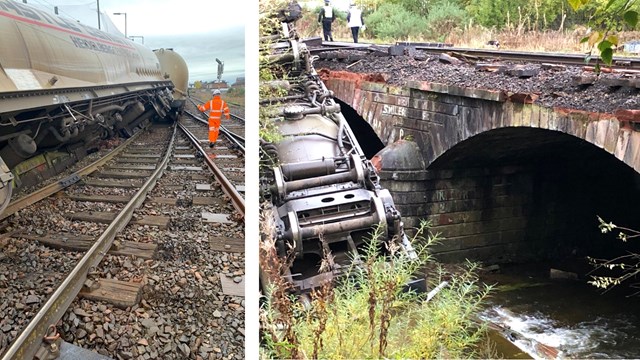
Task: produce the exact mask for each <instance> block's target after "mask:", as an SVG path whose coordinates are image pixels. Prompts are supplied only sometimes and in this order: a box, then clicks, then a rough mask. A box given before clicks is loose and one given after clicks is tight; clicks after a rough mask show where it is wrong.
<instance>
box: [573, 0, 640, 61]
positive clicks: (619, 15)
mask: <svg viewBox="0 0 640 360" xmlns="http://www.w3.org/2000/svg"><path fill="white" fill-rule="evenodd" d="M567 1H568V2H569V5H571V7H572V8H573V9H574V10H576V11H577V10H579V9H580V8H582V7H587V6H588V7H591V8H592V9H594V10H593V13H592V15H591V18H590V21H589V23H590V25H592V27H593V29H594V31H593V32H592V33H591V34H590V35H589V36H586V37H584V38H583V39H582V40H581V42H583V43H588V44H589V47H590V48H591V51H590V52H589V54H587V58H589V56H590V54H591V52H592V51H593V49H594V48H597V49H598V51H599V52H600V58H601V59H602V61H603V62H604V63H605V64H607V65H611V63H612V62H613V51H614V49H615V48H616V47H617V46H618V45H619V43H618V37H617V36H616V35H615V34H611V33H612V32H617V31H621V30H623V29H624V27H625V26H628V27H629V28H631V29H635V27H636V25H637V24H638V4H636V2H635V0H567Z"/></svg>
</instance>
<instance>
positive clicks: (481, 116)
mask: <svg viewBox="0 0 640 360" xmlns="http://www.w3.org/2000/svg"><path fill="white" fill-rule="evenodd" d="M320 74H321V76H322V77H323V79H324V81H325V84H326V85H327V87H328V88H329V89H330V90H332V91H334V93H335V97H336V98H337V99H338V100H339V101H340V102H341V105H342V109H343V114H344V115H345V117H346V118H347V120H348V121H349V123H350V125H351V126H352V127H353V129H354V133H355V134H356V136H357V137H358V141H359V142H360V145H361V146H362V147H363V149H364V150H365V152H366V153H367V156H368V157H369V158H373V157H374V155H375V154H378V155H376V156H375V158H374V159H373V160H374V163H376V164H377V165H376V166H377V167H380V168H381V174H380V175H381V179H382V183H383V185H384V186H385V187H387V188H388V189H389V190H390V191H391V193H392V194H393V196H394V199H395V202H396V205H397V207H398V208H399V210H400V211H401V213H402V215H403V218H404V221H405V226H406V227H408V228H410V227H415V226H417V225H418V224H419V222H420V220H421V219H427V220H430V221H431V222H432V225H433V227H432V231H433V232H438V233H440V234H441V235H442V236H443V238H444V240H443V241H442V243H441V244H440V245H438V246H437V247H436V248H434V249H433V250H434V252H435V253H436V254H437V256H438V257H439V258H440V260H443V261H460V260H463V259H464V258H470V259H474V260H482V261H485V262H487V263H495V262H511V261H528V260H540V259H557V258H562V257H564V256H571V255H573V256H584V255H591V256H595V255H594V254H596V255H599V256H603V257H604V256H608V255H610V253H611V252H612V251H614V250H615V249H616V248H617V247H619V246H620V245H621V242H620V241H618V240H615V239H614V236H609V237H607V236H605V235H603V234H602V233H601V232H600V230H599V229H598V221H597V216H601V217H602V218H603V219H605V220H607V221H613V222H614V223H616V224H619V225H625V226H628V227H632V228H633V227H635V228H636V229H640V216H638V214H637V213H636V210H637V207H636V205H637V204H638V203H640V202H639V201H640V191H639V190H638V189H640V181H639V180H640V176H639V175H638V172H639V171H640V132H637V131H635V130H634V127H635V124H636V121H640V114H638V113H640V110H638V111H636V110H620V111H617V112H615V113H614V114H605V113H593V112H585V111H579V110H571V109H559V108H555V109H551V108H544V107H541V106H538V105H535V104H532V101H531V99H530V98H529V97H527V96H526V94H525V95H511V96H509V94H507V93H505V92H502V91H493V90H485V89H473V88H462V87H458V86H452V85H445V84H439V83H429V82H417V81H416V82H408V83H406V85H404V86H402V87H398V86H391V85H389V84H386V83H384V82H383V81H381V80H380V79H377V78H376V76H372V75H363V74H355V73H349V72H344V71H329V70H326V69H321V70H320Z"/></svg>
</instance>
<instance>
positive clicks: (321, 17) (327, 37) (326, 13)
mask: <svg viewBox="0 0 640 360" xmlns="http://www.w3.org/2000/svg"><path fill="white" fill-rule="evenodd" d="M335 20H336V17H335V15H334V14H333V7H332V6H331V2H330V1H329V0H324V6H323V7H322V9H320V13H319V14H318V22H319V23H322V33H323V35H324V41H333V35H331V24H332V23H333V22H334V21H335Z"/></svg>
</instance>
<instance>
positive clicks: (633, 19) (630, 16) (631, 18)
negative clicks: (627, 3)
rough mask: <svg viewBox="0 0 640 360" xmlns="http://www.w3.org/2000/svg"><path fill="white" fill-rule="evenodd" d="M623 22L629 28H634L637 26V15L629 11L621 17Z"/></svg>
mask: <svg viewBox="0 0 640 360" xmlns="http://www.w3.org/2000/svg"><path fill="white" fill-rule="evenodd" d="M623 18H624V22H626V23H627V24H628V25H629V26H630V27H632V28H635V27H636V25H637V24H638V13H637V12H636V11H633V10H629V11H627V12H625V13H624V15H623Z"/></svg>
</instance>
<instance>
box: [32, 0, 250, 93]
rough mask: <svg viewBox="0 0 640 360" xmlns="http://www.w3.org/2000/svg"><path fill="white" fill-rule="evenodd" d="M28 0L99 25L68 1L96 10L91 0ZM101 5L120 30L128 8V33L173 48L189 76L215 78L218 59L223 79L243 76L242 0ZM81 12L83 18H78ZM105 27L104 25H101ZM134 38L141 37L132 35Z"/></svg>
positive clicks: (103, 1) (125, 0) (128, 0)
mask: <svg viewBox="0 0 640 360" xmlns="http://www.w3.org/2000/svg"><path fill="white" fill-rule="evenodd" d="M27 2H28V3H29V4H34V5H39V6H47V7H49V8H53V6H54V5H57V6H59V7H60V15H61V16H66V17H73V18H75V19H76V20H80V21H81V22H82V23H85V24H87V25H89V26H93V27H97V22H98V21H97V15H96V16H95V17H91V16H89V17H88V18H87V17H86V16H81V15H80V14H81V13H82V12H79V11H77V10H75V9H74V8H77V7H73V8H67V9H68V10H67V11H65V6H69V5H83V7H86V8H87V9H89V14H90V13H91V11H90V10H93V11H95V9H96V7H97V2H96V1H91V0H89V1H88V0H27ZM100 11H101V12H102V13H103V14H106V15H108V16H109V17H110V18H111V21H113V23H114V24H115V25H116V27H117V28H118V29H119V30H120V32H122V33H124V30H125V29H124V27H125V20H124V16H123V15H113V13H114V12H120V13H127V35H128V36H144V44H145V46H147V47H149V48H151V49H157V48H173V50H174V51H176V52H177V53H178V54H180V55H181V56H182V57H183V58H184V59H185V61H186V62H187V65H188V66H189V81H190V82H193V81H195V80H207V81H211V80H215V79H216V78H217V71H218V65H217V63H216V60H215V59H216V58H218V59H220V60H222V61H224V74H223V75H222V79H224V80H227V82H229V83H230V84H231V83H234V82H235V81H236V78H238V77H242V76H245V54H244V53H245V17H244V16H242V14H243V12H245V11H247V9H246V4H245V1H244V0H100ZM80 17H82V18H80ZM103 29H104V28H103ZM134 40H135V41H136V42H141V39H139V38H135V39H134Z"/></svg>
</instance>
